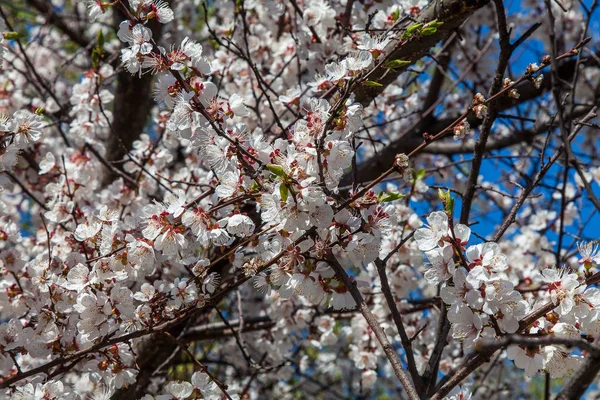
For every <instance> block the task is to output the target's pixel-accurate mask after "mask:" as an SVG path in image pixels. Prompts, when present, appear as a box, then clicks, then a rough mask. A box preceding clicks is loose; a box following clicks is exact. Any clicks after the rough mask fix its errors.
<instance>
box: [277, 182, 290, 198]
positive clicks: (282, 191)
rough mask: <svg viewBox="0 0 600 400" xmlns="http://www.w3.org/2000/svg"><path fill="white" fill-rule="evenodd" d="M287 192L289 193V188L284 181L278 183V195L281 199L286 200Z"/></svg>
mask: <svg viewBox="0 0 600 400" xmlns="http://www.w3.org/2000/svg"><path fill="white" fill-rule="evenodd" d="M289 194H290V191H289V188H288V187H287V185H286V184H285V183H282V184H281V185H279V195H280V196H281V201H283V202H286V201H287V199H288V196H289Z"/></svg>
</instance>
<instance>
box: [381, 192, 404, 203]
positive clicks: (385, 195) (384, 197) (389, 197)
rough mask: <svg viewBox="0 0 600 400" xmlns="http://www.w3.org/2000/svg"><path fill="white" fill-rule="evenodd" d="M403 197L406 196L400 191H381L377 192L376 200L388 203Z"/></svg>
mask: <svg viewBox="0 0 600 400" xmlns="http://www.w3.org/2000/svg"><path fill="white" fill-rule="evenodd" d="M405 197H406V195H403V194H402V193H395V192H381V193H379V196H377V201H378V202H379V203H389V202H391V201H395V200H400V199H403V198H405Z"/></svg>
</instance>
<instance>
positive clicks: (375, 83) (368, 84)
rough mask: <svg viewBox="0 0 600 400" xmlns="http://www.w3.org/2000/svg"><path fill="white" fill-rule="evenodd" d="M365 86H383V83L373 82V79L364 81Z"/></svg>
mask: <svg viewBox="0 0 600 400" xmlns="http://www.w3.org/2000/svg"><path fill="white" fill-rule="evenodd" d="M365 86H368V87H380V86H383V85H382V84H381V83H379V82H375V81H366V82H365Z"/></svg>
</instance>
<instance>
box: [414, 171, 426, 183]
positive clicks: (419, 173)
mask: <svg viewBox="0 0 600 400" xmlns="http://www.w3.org/2000/svg"><path fill="white" fill-rule="evenodd" d="M424 177H425V170H424V169H420V170H418V171H415V172H414V178H415V181H419V180H421V179H423V178H424Z"/></svg>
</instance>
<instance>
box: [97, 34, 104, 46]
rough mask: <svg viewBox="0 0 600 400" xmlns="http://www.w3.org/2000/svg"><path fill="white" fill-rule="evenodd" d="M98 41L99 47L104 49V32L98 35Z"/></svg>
mask: <svg viewBox="0 0 600 400" xmlns="http://www.w3.org/2000/svg"><path fill="white" fill-rule="evenodd" d="M96 39H97V41H98V47H100V48H101V49H103V48H104V34H103V33H102V30H99V31H98V35H96Z"/></svg>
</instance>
